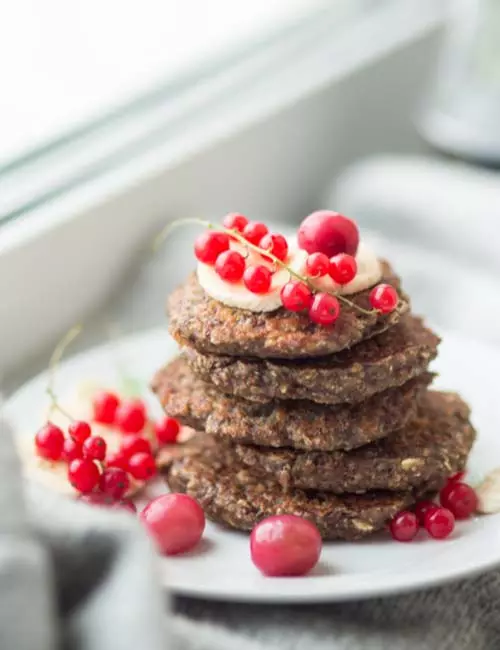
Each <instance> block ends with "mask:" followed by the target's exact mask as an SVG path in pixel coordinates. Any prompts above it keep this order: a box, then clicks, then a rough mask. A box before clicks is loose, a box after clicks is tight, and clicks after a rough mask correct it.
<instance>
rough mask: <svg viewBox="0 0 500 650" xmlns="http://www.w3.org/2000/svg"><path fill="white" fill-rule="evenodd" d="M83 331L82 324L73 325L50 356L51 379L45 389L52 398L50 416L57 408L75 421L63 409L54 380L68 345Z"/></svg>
mask: <svg viewBox="0 0 500 650" xmlns="http://www.w3.org/2000/svg"><path fill="white" fill-rule="evenodd" d="M81 331H82V326H81V325H75V326H74V327H72V328H71V329H70V330H69V332H67V333H66V334H65V336H63V338H62V339H61V340H60V341H59V343H58V344H57V345H56V347H55V348H54V352H52V355H51V357H50V361H49V381H48V383H47V388H46V390H45V392H46V393H47V395H48V396H49V399H50V407H49V417H50V414H51V413H52V412H53V411H55V410H57V411H59V413H62V414H63V415H64V416H65V417H67V418H68V419H69V420H71V421H73V417H72V416H71V415H70V414H69V413H68V412H67V411H66V410H65V409H63V408H62V406H60V405H59V403H58V401H57V396H56V392H55V390H54V382H55V376H56V371H57V368H58V366H59V363H60V362H61V359H62V356H63V354H64V351H65V350H66V348H67V347H68V345H69V344H70V343H72V341H74V340H75V339H76V337H77V336H78V335H79V334H80V332H81Z"/></svg>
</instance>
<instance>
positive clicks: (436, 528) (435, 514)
mask: <svg viewBox="0 0 500 650" xmlns="http://www.w3.org/2000/svg"><path fill="white" fill-rule="evenodd" d="M424 526H425V529H426V530H427V532H428V533H429V535H430V536H431V537H434V539H445V538H446V537H449V535H451V533H452V532H453V529H454V528H455V517H454V516H453V513H452V512H451V511H450V510H448V509H447V508H435V509H434V510H429V511H428V512H427V514H426V515H425V521H424Z"/></svg>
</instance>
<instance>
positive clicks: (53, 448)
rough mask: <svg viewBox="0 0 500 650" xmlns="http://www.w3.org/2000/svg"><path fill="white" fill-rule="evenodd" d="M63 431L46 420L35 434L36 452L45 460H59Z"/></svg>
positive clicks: (61, 450) (62, 443)
mask: <svg viewBox="0 0 500 650" xmlns="http://www.w3.org/2000/svg"><path fill="white" fill-rule="evenodd" d="M63 445H64V433H63V432H62V431H61V429H60V428H59V427H56V425H55V424H52V422H47V424H45V425H44V426H43V427H42V428H41V429H40V430H39V431H38V432H37V434H36V435H35V449H36V453H37V454H38V455H39V456H40V457H41V458H46V459H47V460H59V459H60V458H61V454H62V452H63Z"/></svg>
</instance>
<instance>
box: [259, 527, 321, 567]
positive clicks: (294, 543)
mask: <svg viewBox="0 0 500 650" xmlns="http://www.w3.org/2000/svg"><path fill="white" fill-rule="evenodd" d="M250 554H251V556H252V562H253V563H254V564H255V566H256V567H257V568H258V569H259V570H260V571H261V572H262V573H263V574H264V575H266V576H302V575H305V574H306V573H309V571H311V569H312V568H313V567H314V566H315V565H316V563H317V562H318V560H319V556H320V554H321V535H320V534H319V531H318V529H317V528H316V526H315V525H314V524H312V523H311V522H310V521H307V519H302V517H297V516H295V515H275V516H273V517H268V518H267V519H264V520H263V521H261V522H260V523H259V524H257V526H255V528H254V529H253V530H252V534H251V536H250Z"/></svg>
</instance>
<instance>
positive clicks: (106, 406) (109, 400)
mask: <svg viewBox="0 0 500 650" xmlns="http://www.w3.org/2000/svg"><path fill="white" fill-rule="evenodd" d="M119 404H120V400H119V399H118V397H117V396H116V395H114V394H113V393H109V392H108V391H102V392H100V393H97V395H95V396H94V399H93V402H92V405H93V409H94V416H93V419H94V420H95V421H96V422H100V423H101V424H113V422H114V421H115V414H116V409H117V408H118V405H119Z"/></svg>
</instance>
